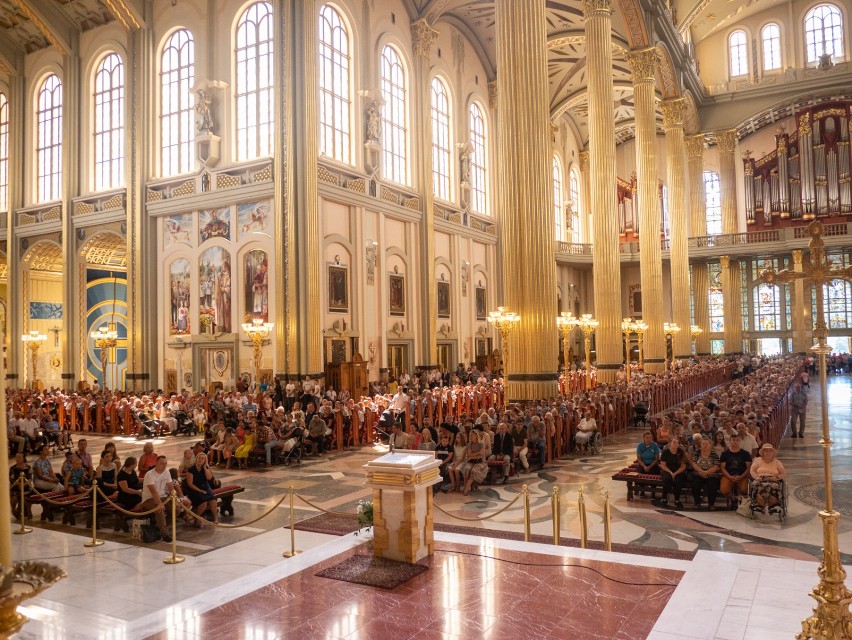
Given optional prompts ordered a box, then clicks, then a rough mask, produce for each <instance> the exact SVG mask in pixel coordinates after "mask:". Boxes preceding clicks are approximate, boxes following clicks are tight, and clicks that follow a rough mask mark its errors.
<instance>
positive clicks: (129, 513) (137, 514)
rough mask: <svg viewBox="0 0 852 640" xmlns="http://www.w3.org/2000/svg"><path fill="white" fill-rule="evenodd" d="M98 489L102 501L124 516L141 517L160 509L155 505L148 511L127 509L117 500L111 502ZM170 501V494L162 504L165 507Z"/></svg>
mask: <svg viewBox="0 0 852 640" xmlns="http://www.w3.org/2000/svg"><path fill="white" fill-rule="evenodd" d="M98 491H99V492H100V494H101V498H103V499H104V502H106V503H107V504H108V505H109V506H111V507H112V508H113V509H115V510H116V511H118V512H120V513H123V514H124V515H126V516H131V517H133V518H142V517H145V516H150V515H151V514H152V513H154V512H155V511H159V510H160V507H158V506H157V507H154V508H153V509H149V510H148V511H128V510H127V509H125V508H124V507H122V506H120V505H119V504H118V503H117V502H113V501H112V500H110V499H109V498H108V497H107V496H106V495H104V493H103V492H102V491H100V489H98ZM170 501H171V496H170V497H168V498H166V499H165V500H163V506H164V507H165V505H167V504H168V503H169V502H170Z"/></svg>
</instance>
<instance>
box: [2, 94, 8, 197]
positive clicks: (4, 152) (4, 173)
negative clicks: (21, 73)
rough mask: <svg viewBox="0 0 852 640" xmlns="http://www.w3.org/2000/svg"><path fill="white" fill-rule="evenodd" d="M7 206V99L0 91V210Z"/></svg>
mask: <svg viewBox="0 0 852 640" xmlns="http://www.w3.org/2000/svg"><path fill="white" fill-rule="evenodd" d="M8 208H9V101H8V100H6V94H4V93H0V211H6V210H7V209H8Z"/></svg>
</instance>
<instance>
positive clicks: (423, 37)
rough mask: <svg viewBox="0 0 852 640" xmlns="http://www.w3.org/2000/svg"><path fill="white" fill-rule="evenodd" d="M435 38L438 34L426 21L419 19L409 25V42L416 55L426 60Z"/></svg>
mask: <svg viewBox="0 0 852 640" xmlns="http://www.w3.org/2000/svg"><path fill="white" fill-rule="evenodd" d="M437 38H438V32H437V31H435V29H433V28H432V27H431V25H430V24H429V23H428V22H426V20H423V19H421V20H418V21H417V22H415V23H413V24H412V25H411V40H412V45H413V47H414V53H415V54H416V55H418V56H423V57H424V58H428V57H429V56H430V55H431V53H432V45H433V44H434V43H435V40H436V39H437Z"/></svg>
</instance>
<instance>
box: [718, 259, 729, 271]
mask: <svg viewBox="0 0 852 640" xmlns="http://www.w3.org/2000/svg"><path fill="white" fill-rule="evenodd" d="M719 263H720V264H721V265H722V268H723V269H728V268H730V266H731V256H719Z"/></svg>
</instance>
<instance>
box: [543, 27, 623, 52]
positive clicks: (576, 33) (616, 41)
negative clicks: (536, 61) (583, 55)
mask: <svg viewBox="0 0 852 640" xmlns="http://www.w3.org/2000/svg"><path fill="white" fill-rule="evenodd" d="M585 41H586V32H585V30H583V29H568V30H565V31H560V32H558V33H552V34H550V35H549V36H548V37H547V48H548V49H558V48H559V47H564V46H565V45H566V44H575V43H577V42H585ZM612 44H613V48H614V49H616V50H620V51H622V52H624V51H628V50H629V49H630V43H629V42H627V39H626V38H624V37H623V36H621V35H620V34H618V33H615V32H613V33H612Z"/></svg>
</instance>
